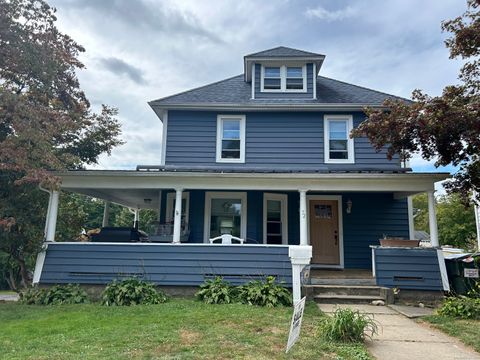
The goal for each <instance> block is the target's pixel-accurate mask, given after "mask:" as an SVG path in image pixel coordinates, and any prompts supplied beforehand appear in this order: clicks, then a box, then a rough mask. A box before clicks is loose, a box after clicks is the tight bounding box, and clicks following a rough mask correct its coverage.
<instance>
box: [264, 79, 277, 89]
mask: <svg viewBox="0 0 480 360" xmlns="http://www.w3.org/2000/svg"><path fill="white" fill-rule="evenodd" d="M263 88H264V89H280V79H264V80H263Z"/></svg>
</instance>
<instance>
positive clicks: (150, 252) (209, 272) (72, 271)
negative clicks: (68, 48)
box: [36, 242, 292, 287]
mask: <svg viewBox="0 0 480 360" xmlns="http://www.w3.org/2000/svg"><path fill="white" fill-rule="evenodd" d="M288 248H289V247H288V246H282V245H210V244H180V245H174V244H150V243H132V244H120V243H119V244H116V243H108V244H107V243H71V242H70V243H60V242H57V243H55V242H52V243H48V245H47V247H46V249H45V253H44V254H45V256H44V259H43V266H41V267H40V268H39V269H38V272H39V274H36V275H37V276H38V278H39V281H38V283H39V284H61V283H70V284H107V283H109V282H111V281H112V280H113V279H124V278H129V277H134V276H135V277H139V278H143V279H145V280H148V281H151V282H153V283H155V284H157V285H161V286H198V285H200V284H201V283H203V282H204V281H205V280H206V279H212V278H214V277H216V276H221V277H223V278H224V279H225V280H227V281H229V282H231V283H232V284H235V285H239V284H243V283H245V282H248V281H251V280H257V279H261V278H264V277H265V276H275V277H276V279H277V280H278V281H283V282H285V285H286V286H288V287H291V285H292V263H291V261H290V258H289V253H288Z"/></svg>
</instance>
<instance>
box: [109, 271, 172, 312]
mask: <svg viewBox="0 0 480 360" xmlns="http://www.w3.org/2000/svg"><path fill="white" fill-rule="evenodd" d="M167 300H168V297H167V295H166V294H165V293H164V292H163V291H160V290H157V289H156V288H155V285H154V284H153V283H150V282H148V281H144V280H140V279H136V278H132V279H125V280H122V281H117V280H113V282H111V283H110V284H108V285H107V286H106V288H105V290H104V291H103V294H102V304H103V305H107V306H115V305H118V306H130V305H154V304H161V303H164V302H166V301H167Z"/></svg>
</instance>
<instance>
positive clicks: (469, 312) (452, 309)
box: [438, 296, 480, 319]
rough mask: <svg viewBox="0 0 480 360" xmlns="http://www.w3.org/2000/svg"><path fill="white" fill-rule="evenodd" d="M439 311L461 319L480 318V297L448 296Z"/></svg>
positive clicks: (441, 313)
mask: <svg viewBox="0 0 480 360" xmlns="http://www.w3.org/2000/svg"><path fill="white" fill-rule="evenodd" d="M438 313H439V314H440V315H445V316H453V317H456V318H460V319H480V298H473V297H472V298H470V297H466V296H460V297H451V298H448V299H446V300H445V302H444V303H443V305H442V307H441V308H440V309H439V310H438Z"/></svg>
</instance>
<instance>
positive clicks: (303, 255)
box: [288, 245, 312, 305]
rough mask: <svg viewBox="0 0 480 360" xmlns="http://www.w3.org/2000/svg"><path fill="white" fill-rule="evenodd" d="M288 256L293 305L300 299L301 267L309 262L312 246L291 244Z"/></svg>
mask: <svg viewBox="0 0 480 360" xmlns="http://www.w3.org/2000/svg"><path fill="white" fill-rule="evenodd" d="M288 256H289V257H290V261H291V263H292V293H293V305H295V304H296V303H297V302H299V301H300V300H301V299H302V283H301V279H300V274H301V272H302V270H303V268H304V267H305V266H306V265H308V264H310V259H311V258H312V247H311V246H309V245H292V246H289V247H288Z"/></svg>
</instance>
